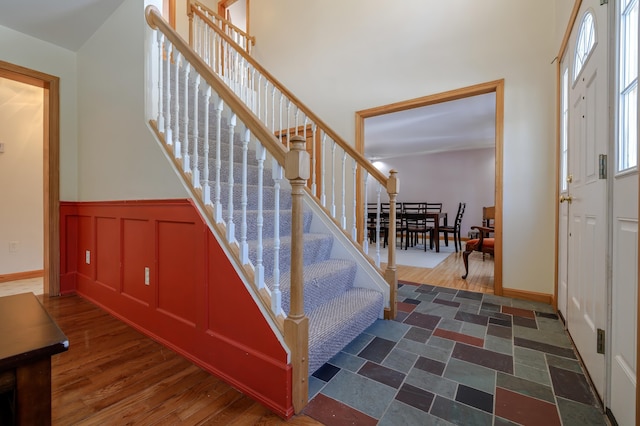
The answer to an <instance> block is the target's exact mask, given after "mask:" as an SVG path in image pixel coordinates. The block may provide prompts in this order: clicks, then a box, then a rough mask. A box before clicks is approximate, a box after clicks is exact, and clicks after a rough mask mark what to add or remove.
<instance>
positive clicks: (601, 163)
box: [598, 154, 607, 179]
mask: <svg viewBox="0 0 640 426" xmlns="http://www.w3.org/2000/svg"><path fill="white" fill-rule="evenodd" d="M598 178H600V179H606V178H607V154H600V155H599V156H598Z"/></svg>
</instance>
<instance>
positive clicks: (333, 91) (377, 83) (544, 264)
mask: <svg viewBox="0 0 640 426" xmlns="http://www.w3.org/2000/svg"><path fill="white" fill-rule="evenodd" d="M554 27H557V24H556V5H555V2H554V0H541V1H536V2H525V1H513V0H485V1H482V2H479V1H476V0H456V1H447V2H443V1H438V2H436V1H433V0H405V1H402V2H395V3H394V4H393V5H391V6H390V5H389V3H388V2H386V1H383V0H350V1H348V2H344V1H341V0H324V1H322V2H309V1H299V0H271V1H269V2H261V1H254V2H252V4H251V29H252V33H253V35H255V36H256V38H257V41H256V46H255V50H254V55H255V57H256V58H257V59H258V60H259V61H261V63H262V64H263V65H264V66H265V67H266V69H268V70H269V71H270V72H272V73H273V74H274V75H275V76H276V77H277V78H278V79H279V80H280V81H281V82H282V83H284V84H285V85H287V86H288V87H289V88H290V89H291V90H292V91H293V92H294V93H296V95H297V96H298V97H299V98H300V99H301V100H302V101H303V102H305V103H307V105H309V106H310V107H311V108H312V109H313V110H314V111H315V112H316V113H318V114H319V116H320V117H322V118H323V120H324V121H325V122H327V123H328V124H329V125H330V126H332V127H333V128H334V130H336V131H337V132H338V133H339V134H341V136H342V137H344V138H345V139H346V140H353V139H354V134H355V124H354V112H355V111H359V110H363V109H368V108H372V107H376V106H380V105H387V104H390V103H394V102H399V101H403V100H407V99H413V98H416V97H420V96H425V95H429V94H434V93H440V92H443V91H446V90H452V89H457V88H461V87H465V86H469V85H473V84H477V83H483V82H488V81H493V80H496V79H501V78H504V79H505V117H504V169H503V170H502V176H503V179H504V189H503V194H504V200H503V231H504V240H503V242H504V246H503V265H504V270H503V285H504V287H505V288H512V289H520V290H527V291H534V292H541V293H547V294H552V293H553V292H554V241H555V237H554V220H555V216H554V210H555V197H554V187H555V161H556V160H555V133H554V132H555V130H554V127H555V121H554V113H555V97H554V96H555V65H553V64H552V63H551V62H552V60H553V58H554V57H555V55H556V53H557V50H558V46H557V45H556V40H557V37H556V31H554V30H553V28H554ZM549 28H552V30H549ZM400 173H402V170H400ZM405 180H406V179H405ZM401 185H402V184H401ZM401 190H402V187H401ZM401 196H402V195H401ZM522 241H527V252H526V253H523V252H522V250H520V248H521V247H522Z"/></svg>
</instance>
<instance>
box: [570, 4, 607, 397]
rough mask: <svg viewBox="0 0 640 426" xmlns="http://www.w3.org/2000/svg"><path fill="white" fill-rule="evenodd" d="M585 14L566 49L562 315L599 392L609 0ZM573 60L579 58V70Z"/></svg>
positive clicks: (604, 269) (603, 308) (603, 316)
mask: <svg viewBox="0 0 640 426" xmlns="http://www.w3.org/2000/svg"><path fill="white" fill-rule="evenodd" d="M588 14H591V19H592V23H593V26H590V25H587V27H586V28H585V27H584V26H583V25H580V24H578V25H576V27H575V29H574V33H575V34H573V35H572V37H571V38H570V44H569V50H568V52H569V54H571V55H573V56H571V57H572V59H573V61H571V64H570V67H569V84H570V88H569V101H568V107H569V118H568V122H569V125H568V130H569V138H568V142H569V143H568V172H569V174H570V175H571V176H572V181H571V182H570V183H569V185H568V193H569V196H570V197H571V198H572V202H571V204H570V207H569V210H568V239H567V250H568V256H567V260H566V262H567V300H566V304H567V315H566V320H567V328H568V330H569V333H570V334H571V337H572V338H573V340H574V342H575V345H576V348H577V349H578V351H579V353H580V355H581V357H582V359H583V361H584V363H585V366H586V368H587V370H588V372H589V375H590V376H591V379H592V381H593V384H594V386H595V388H596V390H597V392H598V393H599V394H600V397H603V396H604V390H605V370H606V369H605V366H606V363H605V356H604V354H603V353H598V351H597V341H598V332H599V330H605V329H606V324H607V321H606V320H607V319H606V306H607V267H608V264H607V258H608V238H607V237H608V221H607V220H608V219H607V180H606V179H604V178H603V176H601V175H600V167H601V165H602V163H603V162H604V163H606V155H607V154H608V153H609V143H608V140H609V127H608V123H609V121H608V117H609V108H608V104H609V102H608V81H609V80H608V73H607V40H608V33H607V4H604V5H600V1H599V0H587V1H583V2H582V5H581V10H580V12H579V14H578V19H579V20H578V23H580V22H585V20H584V18H583V17H586V18H587V19H586V22H587V24H588V23H589V16H588ZM581 33H582V34H581ZM591 36H593V39H592V41H593V43H592V48H591V49H590V51H589V52H587V51H585V53H584V54H582V55H581V54H580V50H581V49H583V47H584V46H585V44H584V43H585V39H584V37H586V38H587V39H586V41H587V42H588V41H589V39H590V37H591ZM587 44H588V43H587ZM576 45H577V46H578V50H577V52H578V54H577V55H575V52H576ZM576 58H577V59H576ZM576 61H577V62H579V63H580V62H581V63H582V67H579V69H580V71H579V73H578V74H577V75H576V70H575V62H576ZM603 156H604V157H603ZM559 255H560V254H559ZM560 260H561V259H560Z"/></svg>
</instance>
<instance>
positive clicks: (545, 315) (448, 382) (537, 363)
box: [304, 282, 607, 426]
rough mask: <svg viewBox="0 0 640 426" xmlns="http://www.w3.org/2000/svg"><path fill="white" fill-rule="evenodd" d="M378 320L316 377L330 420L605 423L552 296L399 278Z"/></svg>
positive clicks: (312, 389) (313, 385) (313, 384)
mask: <svg viewBox="0 0 640 426" xmlns="http://www.w3.org/2000/svg"><path fill="white" fill-rule="evenodd" d="M398 300H399V302H398V316H397V318H396V320H394V321H384V320H378V321H377V322H376V323H374V324H373V325H372V326H371V327H369V328H368V329H367V330H366V331H365V332H364V333H363V334H361V335H360V336H359V337H358V338H356V340H354V341H353V342H352V343H351V344H349V345H348V346H347V347H345V348H344V349H343V350H342V351H341V352H340V353H339V354H338V355H336V356H335V357H334V358H333V359H331V360H330V361H329V362H328V363H326V364H325V365H323V366H322V367H321V368H319V369H318V370H317V371H316V372H314V373H313V375H312V376H311V377H310V381H309V398H310V402H309V404H308V405H307V407H306V408H305V410H304V414H306V415H308V416H310V417H312V418H314V419H316V420H318V421H320V422H322V423H324V424H327V425H331V426H333V425H376V424H379V425H394V426H397V425H451V424H456V425H474V426H476V425H496V426H498V425H517V424H522V425H544V426H552V425H580V426H588V425H606V424H607V421H606V420H605V416H604V415H603V414H602V411H601V408H600V405H599V403H598V400H597V398H596V397H595V396H594V393H593V391H592V389H591V387H590V385H589V382H588V381H587V379H586V377H585V375H584V372H583V370H582V367H581V364H580V363H579V361H578V359H577V357H576V354H575V352H574V350H573V349H572V346H571V343H570V341H569V338H568V337H567V335H566V333H565V331H564V329H563V326H562V322H561V321H560V320H559V319H558V317H557V316H556V315H555V314H554V313H553V309H552V308H551V306H549V305H545V304H542V303H535V302H529V301H524V300H518V299H510V298H505V297H498V296H493V295H488V294H482V293H473V292H468V291H463V290H456V289H450V288H444V287H434V286H430V285H421V284H414V283H408V282H400V285H399V289H398Z"/></svg>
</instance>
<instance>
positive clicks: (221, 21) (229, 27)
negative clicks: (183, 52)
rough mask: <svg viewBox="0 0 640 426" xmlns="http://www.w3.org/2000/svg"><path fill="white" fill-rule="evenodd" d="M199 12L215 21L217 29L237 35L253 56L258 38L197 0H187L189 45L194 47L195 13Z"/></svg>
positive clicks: (241, 44)
mask: <svg viewBox="0 0 640 426" xmlns="http://www.w3.org/2000/svg"><path fill="white" fill-rule="evenodd" d="M194 11H198V12H199V13H203V12H204V15H205V16H206V15H208V16H211V18H213V19H211V21H212V22H213V20H214V19H215V23H217V24H218V25H217V26H216V27H218V28H221V29H222V31H223V32H224V33H225V34H227V33H229V34H227V35H233V34H237V35H238V36H239V37H240V39H241V40H243V42H242V43H238V44H239V45H240V46H242V48H243V50H245V51H246V52H247V53H249V54H251V47H252V46H255V45H256V38H255V37H254V36H251V35H249V34H248V33H247V32H246V31H244V30H242V29H241V28H239V27H237V26H236V25H234V24H233V23H232V22H230V21H229V20H228V19H226V18H225V17H223V16H220V15H219V14H218V13H216V12H214V11H213V10H211V8H209V7H208V6H207V5H205V4H202V3H200V2H199V1H197V0H187V16H188V17H189V44H190V45H192V46H193V38H192V37H193V29H192V28H193V12H194Z"/></svg>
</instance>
